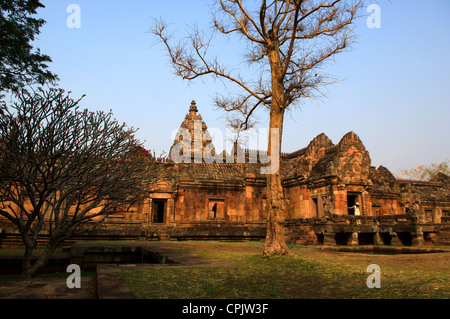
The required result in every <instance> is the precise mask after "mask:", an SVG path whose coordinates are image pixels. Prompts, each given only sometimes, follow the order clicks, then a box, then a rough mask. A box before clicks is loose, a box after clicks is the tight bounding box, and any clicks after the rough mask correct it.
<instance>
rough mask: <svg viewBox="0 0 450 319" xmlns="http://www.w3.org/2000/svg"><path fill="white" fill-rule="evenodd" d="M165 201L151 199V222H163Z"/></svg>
mask: <svg viewBox="0 0 450 319" xmlns="http://www.w3.org/2000/svg"><path fill="white" fill-rule="evenodd" d="M166 202H167V200H165V199H154V200H153V219H152V222H153V223H158V224H162V223H164V216H165V212H166Z"/></svg>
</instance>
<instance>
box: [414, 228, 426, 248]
mask: <svg viewBox="0 0 450 319" xmlns="http://www.w3.org/2000/svg"><path fill="white" fill-rule="evenodd" d="M411 236H412V245H413V246H423V245H425V240H424V238H423V231H422V226H417V227H416V229H415V230H414V231H412V232H411Z"/></svg>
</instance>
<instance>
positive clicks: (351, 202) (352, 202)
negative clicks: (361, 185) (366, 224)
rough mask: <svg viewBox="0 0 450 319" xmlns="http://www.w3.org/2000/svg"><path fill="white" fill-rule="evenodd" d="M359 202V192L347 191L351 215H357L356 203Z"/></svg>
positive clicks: (348, 207)
mask: <svg viewBox="0 0 450 319" xmlns="http://www.w3.org/2000/svg"><path fill="white" fill-rule="evenodd" d="M357 202H359V194H357V193H347V209H348V214H349V215H355V208H353V206H355V204H356V203H357Z"/></svg>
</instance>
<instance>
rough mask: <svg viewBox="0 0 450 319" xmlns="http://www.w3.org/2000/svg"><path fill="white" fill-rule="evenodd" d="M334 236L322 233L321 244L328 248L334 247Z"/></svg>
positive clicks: (333, 234)
mask: <svg viewBox="0 0 450 319" xmlns="http://www.w3.org/2000/svg"><path fill="white" fill-rule="evenodd" d="M335 236H336V234H335V233H329V232H324V233H323V244H324V245H330V246H336V240H335V239H334V237H335Z"/></svg>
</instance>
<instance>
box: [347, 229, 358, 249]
mask: <svg viewBox="0 0 450 319" xmlns="http://www.w3.org/2000/svg"><path fill="white" fill-rule="evenodd" d="M358 244H359V241H358V232H353V233H352V235H351V236H350V238H349V239H348V241H347V245H349V246H358Z"/></svg>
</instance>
